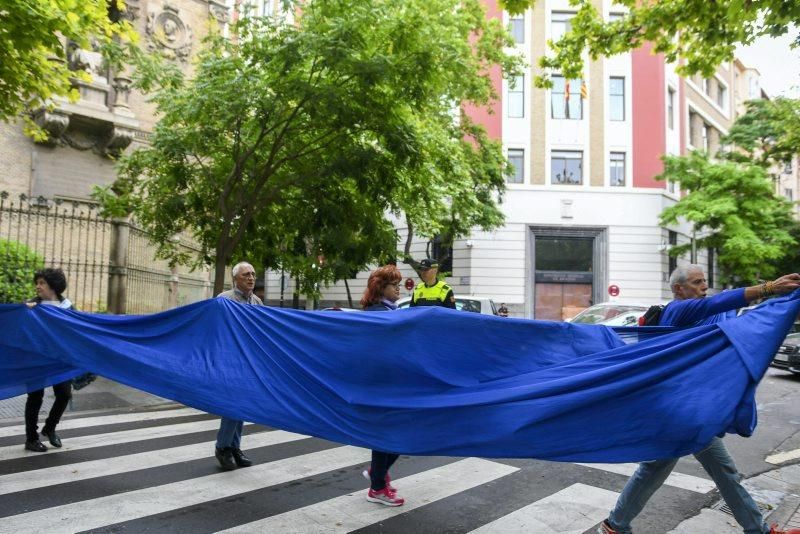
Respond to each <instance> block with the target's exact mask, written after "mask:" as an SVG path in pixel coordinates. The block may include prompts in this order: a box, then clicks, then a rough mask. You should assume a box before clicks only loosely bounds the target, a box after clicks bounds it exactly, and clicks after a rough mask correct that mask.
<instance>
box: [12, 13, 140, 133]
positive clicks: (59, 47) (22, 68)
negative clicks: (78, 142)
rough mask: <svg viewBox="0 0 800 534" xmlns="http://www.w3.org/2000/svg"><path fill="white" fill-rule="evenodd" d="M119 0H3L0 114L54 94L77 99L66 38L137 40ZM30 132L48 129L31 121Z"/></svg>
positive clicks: (84, 43)
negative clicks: (121, 17) (113, 17)
mask: <svg viewBox="0 0 800 534" xmlns="http://www.w3.org/2000/svg"><path fill="white" fill-rule="evenodd" d="M121 8H122V2H121V1H119V0H111V1H110V2H109V1H106V0H81V1H78V0H4V1H3V3H2V6H1V7H0V57H2V58H3V59H2V61H0V120H9V119H11V118H14V117H16V116H18V115H20V114H21V113H23V112H24V111H26V110H29V109H36V108H38V107H41V106H46V105H48V102H49V100H50V99H52V98H53V97H57V96H60V97H67V98H69V99H71V100H76V99H77V98H78V94H77V92H76V91H75V89H74V88H73V86H72V83H71V81H70V78H71V77H75V76H77V75H78V74H77V73H76V72H75V71H71V70H69V68H68V65H67V61H66V59H67V58H66V48H65V46H64V41H71V42H74V43H76V44H77V45H78V46H79V47H81V48H86V49H91V48H92V42H91V40H92V39H94V40H95V42H96V45H97V46H99V47H103V46H104V45H106V44H110V43H112V42H113V40H114V39H117V38H122V39H124V40H135V39H136V35H135V33H134V32H133V31H132V29H131V26H130V24H128V23H127V22H126V21H121V20H118V21H116V22H114V21H112V20H111V18H110V16H109V14H110V12H111V13H112V14H117V15H119V12H120V9H121ZM29 130H30V133H32V134H34V135H35V136H37V137H40V136H42V135H44V133H43V132H42V131H41V130H37V129H36V128H35V126H34V125H33V123H32V122H30V121H29Z"/></svg>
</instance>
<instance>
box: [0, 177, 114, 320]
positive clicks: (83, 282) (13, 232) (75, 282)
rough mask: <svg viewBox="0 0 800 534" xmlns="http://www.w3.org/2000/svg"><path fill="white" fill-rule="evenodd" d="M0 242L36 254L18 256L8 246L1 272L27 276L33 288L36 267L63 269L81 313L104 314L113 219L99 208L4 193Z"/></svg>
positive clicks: (0, 198)
mask: <svg viewBox="0 0 800 534" xmlns="http://www.w3.org/2000/svg"><path fill="white" fill-rule="evenodd" d="M0 240H4V241H6V242H13V243H20V244H22V245H25V246H26V247H27V248H28V249H30V250H31V251H33V252H34V253H35V254H32V255H29V254H19V253H16V254H15V251H14V249H13V248H11V247H5V248H4V249H3V251H4V254H3V257H2V258H0V262H2V263H3V267H4V269H3V271H6V272H7V271H8V270H9V269H16V277H21V278H22V279H23V280H24V279H25V278H27V279H28V281H29V282H30V284H31V285H30V287H31V290H32V289H33V280H32V278H33V273H34V272H35V271H36V269H38V268H41V267H43V266H47V267H60V268H61V269H63V270H64V274H65V275H66V276H67V288H68V289H67V292H66V295H67V296H68V297H69V299H70V300H72V301H73V302H74V303H75V306H77V307H78V309H80V310H86V311H104V310H105V303H106V294H107V288H108V257H109V250H110V243H111V221H109V220H108V219H106V218H104V217H102V216H101V215H100V213H99V210H98V208H97V206H96V205H94V204H90V203H86V202H80V201H71V200H61V199H56V200H50V199H46V198H44V197H36V198H31V197H28V196H26V195H24V194H21V195H19V196H18V197H17V198H13V197H12V196H11V195H10V194H8V193H7V192H5V191H4V192H0ZM29 296H30V297H32V296H34V295H33V294H31V295H29Z"/></svg>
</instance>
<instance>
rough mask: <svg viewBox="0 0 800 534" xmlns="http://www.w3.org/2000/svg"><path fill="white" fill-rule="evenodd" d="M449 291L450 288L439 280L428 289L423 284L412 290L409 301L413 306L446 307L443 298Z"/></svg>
mask: <svg viewBox="0 0 800 534" xmlns="http://www.w3.org/2000/svg"><path fill="white" fill-rule="evenodd" d="M451 290H452V288H451V287H450V286H449V285H447V284H445V283H444V282H443V281H441V280H439V281H438V282H436V283H435V284H434V285H432V286H430V287H428V286H426V285H425V283H424V282H423V283H422V284H419V285H418V286H417V287H415V288H414V296H413V297H412V298H411V301H412V303H413V304H414V305H415V306H446V303H445V298H447V294H448V293H450V291H451Z"/></svg>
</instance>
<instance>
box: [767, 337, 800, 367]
mask: <svg viewBox="0 0 800 534" xmlns="http://www.w3.org/2000/svg"><path fill="white" fill-rule="evenodd" d="M770 365H771V366H772V367H775V368H776V369H782V370H784V371H789V372H791V373H794V374H797V375H800V333H797V332H796V333H794V334H789V335H788V336H786V339H784V340H783V343H781V346H780V348H779V349H778V352H777V353H775V357H774V358H773V359H772V363H771V364H770Z"/></svg>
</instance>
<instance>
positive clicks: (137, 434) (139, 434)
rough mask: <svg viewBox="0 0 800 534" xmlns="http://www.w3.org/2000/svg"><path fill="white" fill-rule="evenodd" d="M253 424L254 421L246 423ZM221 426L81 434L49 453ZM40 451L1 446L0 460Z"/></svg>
mask: <svg viewBox="0 0 800 534" xmlns="http://www.w3.org/2000/svg"><path fill="white" fill-rule="evenodd" d="M245 424H252V423H245ZM218 428H219V419H211V420H208V421H195V422H193V423H178V424H176V425H167V426H156V427H147V428H137V429H134V430H123V431H120V432H109V433H107V434H94V435H91V436H80V437H74V438H68V439H64V442H63V443H64V446H63V447H62V448H60V449H56V448H52V447H51V448H49V449H48V451H47V454H55V453H60V452H68V451H72V450H84V449H91V448H93V447H105V446H107V445H116V444H118V443H130V442H134V441H142V440H148V439H157V438H165V437H170V436H178V435H181V434H191V433H192V432H203V431H206V430H216V429H218ZM41 454H42V453H40V452H30V451H26V450H25V449H23V447H22V444H21V443H20V444H19V445H8V446H6V447H0V461H4V460H13V459H16V458H24V457H26V456H31V455H41Z"/></svg>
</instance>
